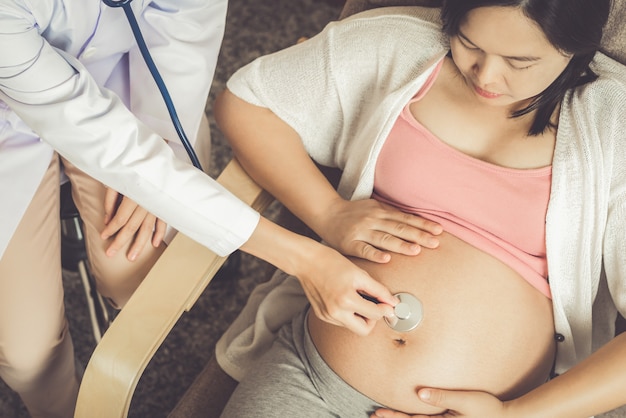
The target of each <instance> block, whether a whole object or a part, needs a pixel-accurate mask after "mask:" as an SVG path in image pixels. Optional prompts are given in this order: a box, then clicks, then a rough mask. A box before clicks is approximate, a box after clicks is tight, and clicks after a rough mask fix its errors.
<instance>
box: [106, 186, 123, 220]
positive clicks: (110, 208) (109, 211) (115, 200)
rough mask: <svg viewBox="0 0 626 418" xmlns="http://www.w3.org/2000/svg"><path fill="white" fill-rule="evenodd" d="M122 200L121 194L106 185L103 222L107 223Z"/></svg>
mask: <svg viewBox="0 0 626 418" xmlns="http://www.w3.org/2000/svg"><path fill="white" fill-rule="evenodd" d="M121 201H122V195H120V194H119V193H118V192H117V191H115V190H113V189H111V188H110V187H106V188H105V191H104V224H105V225H106V224H108V223H109V222H110V221H111V218H113V215H114V214H115V210H116V209H117V206H118V205H119V204H120V202H121Z"/></svg>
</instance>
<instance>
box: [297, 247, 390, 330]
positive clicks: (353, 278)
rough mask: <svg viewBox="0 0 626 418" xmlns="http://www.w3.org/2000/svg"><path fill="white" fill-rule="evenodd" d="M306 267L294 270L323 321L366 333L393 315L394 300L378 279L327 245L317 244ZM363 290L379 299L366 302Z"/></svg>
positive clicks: (312, 305) (313, 307)
mask: <svg viewBox="0 0 626 418" xmlns="http://www.w3.org/2000/svg"><path fill="white" fill-rule="evenodd" d="M318 245H319V248H317V252H318V254H316V255H315V256H314V257H311V260H313V263H311V264H310V265H309V266H308V267H307V269H306V270H301V271H300V272H296V274H295V276H296V277H297V278H298V279H299V280H300V283H301V284H302V287H303V289H304V292H305V294H306V296H307V298H308V300H309V302H310V303H311V308H312V309H313V312H314V313H315V315H316V316H317V317H318V318H320V319H321V320H323V321H326V322H329V323H331V324H335V325H339V326H343V327H346V328H348V329H349V330H351V331H352V332H354V333H356V334H357V335H367V334H369V333H370V332H371V330H372V329H373V328H374V326H375V325H376V322H377V321H379V320H380V319H382V318H383V317H385V316H389V317H391V316H393V312H394V311H393V307H394V306H395V305H396V304H397V303H398V300H397V298H396V297H395V296H393V295H392V294H391V292H390V291H389V290H388V289H387V288H386V287H385V286H383V285H382V284H381V283H379V282H378V281H376V280H374V279H373V278H372V277H371V276H370V275H369V274H367V273H366V272H365V271H364V270H362V269H360V268H359V267H357V266H356V265H355V264H354V263H352V262H351V261H350V260H349V259H347V258H346V257H344V256H342V255H341V254H339V253H338V252H337V251H335V250H333V249H332V248H330V247H326V246H324V245H321V244H318ZM362 294H365V295H368V296H370V297H373V298H374V299H377V300H378V301H379V303H378V304H377V303H374V302H370V301H368V300H366V299H364V298H363V297H362V296H361V295H362Z"/></svg>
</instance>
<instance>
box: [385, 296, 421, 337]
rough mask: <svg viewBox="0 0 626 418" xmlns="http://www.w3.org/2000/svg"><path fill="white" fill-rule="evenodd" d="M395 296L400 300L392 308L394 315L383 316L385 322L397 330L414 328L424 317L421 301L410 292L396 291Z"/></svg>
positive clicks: (402, 330) (403, 330)
mask: <svg viewBox="0 0 626 418" xmlns="http://www.w3.org/2000/svg"><path fill="white" fill-rule="evenodd" d="M395 296H396V297H397V298H398V299H399V300H400V302H399V303H398V304H397V305H396V306H394V308H393V310H394V314H395V316H394V317H393V318H387V317H385V322H386V323H387V325H389V327H391V328H392V329H393V330H395V331H399V332H407V331H411V330H413V329H415V328H416V327H417V326H418V325H419V324H420V322H422V318H423V317H424V308H423V306H422V302H421V301H420V300H419V299H418V298H416V297H415V296H413V295H412V294H410V293H397V294H396V295H395Z"/></svg>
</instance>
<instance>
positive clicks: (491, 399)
mask: <svg viewBox="0 0 626 418" xmlns="http://www.w3.org/2000/svg"><path fill="white" fill-rule="evenodd" d="M418 396H419V398H420V400H421V401H423V402H425V403H427V404H429V405H431V406H433V407H435V408H440V409H442V410H443V411H444V412H442V413H441V414H438V415H421V414H418V415H408V414H405V413H403V412H398V411H393V410H391V409H384V408H382V409H378V410H376V411H375V412H374V413H373V414H372V415H371V417H370V418H451V417H456V418H459V417H464V418H485V417H498V418H506V417H507V415H506V402H502V401H501V400H499V399H498V398H496V397H495V396H493V395H490V394H489V393H485V392H473V391H452V390H440V389H420V390H419V391H418Z"/></svg>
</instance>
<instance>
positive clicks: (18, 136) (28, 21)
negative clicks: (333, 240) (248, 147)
mask: <svg viewBox="0 0 626 418" xmlns="http://www.w3.org/2000/svg"><path fill="white" fill-rule="evenodd" d="M132 7H133V12H134V14H135V16H136V17H137V20H138V21H139V24H140V26H141V28H142V31H143V34H144V37H145V39H146V42H147V44H148V47H149V48H150V50H151V53H152V56H153V58H154V61H155V63H156V65H157V67H158V68H159V70H160V73H161V75H162V76H163V78H164V80H165V83H166V84H167V86H168V89H169V91H170V93H171V94H172V97H173V101H174V103H175V104H176V105H177V113H178V114H179V116H180V117H181V120H182V125H183V126H184V127H185V130H186V132H187V134H188V135H189V137H190V139H191V141H192V142H196V149H197V151H198V153H199V154H200V159H201V160H203V161H204V162H205V163H206V161H207V159H206V156H207V152H206V149H207V148H206V147H207V145H208V126H207V121H206V119H205V116H204V106H205V104H206V99H207V94H208V91H209V87H210V83H211V79H212V76H213V72H214V70H215V65H216V59H217V54H218V51H219V46H220V43H221V40H222V36H223V32H224V22H225V14H226V7H227V2H226V1H225V0H210V1H208V0H153V1H137V2H133V3H132ZM251 122H252V123H253V121H251ZM61 172H64V173H65V174H66V175H67V177H68V178H69V179H70V181H71V182H72V184H73V187H72V189H73V193H74V200H75V202H76V205H77V207H78V209H79V211H80V213H81V217H82V219H83V221H84V222H85V226H86V235H87V237H86V240H87V245H88V254H89V256H90V261H91V263H92V267H93V270H94V273H95V274H96V276H97V281H98V288H99V291H100V292H101V293H102V294H103V295H104V296H106V297H108V298H109V299H110V300H111V301H112V303H114V304H115V305H117V306H118V307H121V306H123V305H124V303H125V302H126V301H127V300H128V298H129V297H130V295H131V294H132V292H133V291H134V289H135V288H136V287H137V285H138V284H139V282H140V281H141V279H142V278H143V277H144V275H145V273H146V272H147V270H149V268H150V267H151V265H152V264H153V263H154V261H155V260H156V259H157V258H158V256H159V255H160V253H161V252H162V250H163V244H162V239H163V237H164V234H165V232H164V231H165V223H164V222H167V223H168V224H169V225H171V226H172V227H174V228H175V229H176V230H179V231H181V232H182V233H184V234H186V235H188V236H190V237H191V238H193V239H195V240H197V241H198V242H200V243H201V244H203V245H205V246H207V247H209V248H210V249H212V250H213V251H215V252H217V253H219V254H221V255H226V254H229V253H230V252H232V251H234V250H235V249H237V248H241V249H242V250H243V251H246V252H248V253H250V254H253V255H255V256H258V257H260V258H262V259H264V260H266V261H268V262H270V263H272V264H274V265H276V266H277V267H279V268H281V269H283V270H285V271H286V272H288V273H291V274H294V275H295V276H297V277H299V278H300V280H301V282H302V284H303V286H304V288H305V289H306V291H307V296H308V297H309V299H310V300H311V302H312V305H313V306H314V310H315V312H316V313H317V314H318V315H319V316H320V317H322V318H323V319H325V320H327V321H329V322H332V323H336V324H340V325H344V326H346V327H348V328H350V329H352V330H353V331H355V332H357V333H361V334H366V333H368V332H369V331H370V330H371V328H372V327H373V326H374V323H375V321H376V320H378V319H380V318H381V317H383V315H391V313H392V311H393V309H392V307H391V306H390V305H393V304H395V302H396V300H395V298H394V297H393V296H392V295H391V294H390V293H389V291H388V290H387V289H386V288H384V287H383V286H382V285H380V284H378V282H376V281H374V280H373V279H371V278H370V277H369V276H368V275H367V274H365V273H364V272H363V271H362V270H360V269H357V268H356V267H355V266H354V265H353V264H352V263H350V262H349V261H348V260H347V259H345V258H344V257H342V256H340V255H339V254H338V253H337V252H335V251H334V250H332V249H330V248H328V247H326V246H323V245H320V244H318V243H316V242H314V241H312V240H310V239H308V238H304V237H302V236H298V235H295V234H293V233H290V232H288V231H286V230H284V229H282V228H280V227H278V226H277V225H275V224H273V223H271V222H269V221H268V220H266V219H264V218H262V217H259V215H258V214H257V213H256V212H254V211H253V210H252V209H250V208H249V207H248V206H246V205H244V204H243V203H242V202H240V201H239V200H237V199H236V198H235V197H234V196H232V195H231V194H230V193H228V192H227V191H226V190H225V189H223V188H221V187H220V186H219V185H218V184H217V183H216V182H214V181H213V180H212V179H211V178H210V177H209V176H207V175H205V174H204V173H202V171H200V170H198V169H196V168H194V167H193V166H192V165H191V164H189V162H188V159H187V156H186V154H185V152H184V150H183V148H182V146H181V144H180V143H179V142H178V140H177V135H176V133H175V131H174V129H173V128H172V127H171V121H170V118H169V116H168V113H167V111H166V108H165V105H164V104H163V101H162V100H161V97H160V95H159V92H158V90H157V88H156V86H155V85H154V82H153V79H152V77H151V75H150V73H149V72H148V69H147V67H146V65H145V64H144V62H143V61H142V58H141V56H140V54H139V52H138V49H137V46H136V42H135V39H134V37H133V35H132V33H131V30H130V29H129V25H128V22H127V21H126V17H125V15H124V13H123V12H122V10H120V9H114V8H110V7H108V6H105V5H104V4H103V3H102V2H100V1H97V0H48V1H45V2H39V1H37V2H31V1H29V0H4V1H2V2H0V196H1V199H2V204H1V205H0V214H1V216H2V221H1V222H0V377H2V379H3V380H4V381H5V382H6V383H7V384H8V385H9V386H10V387H11V388H13V389H14V390H15V391H16V392H18V393H19V394H20V396H21V397H22V399H23V401H24V403H25V404H26V406H27V408H28V410H29V412H30V413H31V415H32V416H34V417H69V416H71V415H72V413H73V408H74V403H75V400H76V396H77V392H78V385H79V381H78V378H77V377H76V372H75V368H74V355H73V347H72V341H71V337H70V334H69V330H68V326H67V321H66V319H65V313H64V307H63V289H62V281H61V267H60V255H59V253H60V244H59V236H60V233H59V209H58V205H59V198H58V195H59V176H60V173H61ZM105 185H106V186H105ZM135 202H137V204H136V203H135ZM143 208H145V209H143ZM395 216H397V215H396V214H393V213H392V214H390V215H389V219H386V220H385V222H384V225H382V226H381V227H380V229H381V232H382V233H381V239H383V238H384V236H385V232H386V231H387V230H388V229H391V228H393V227H395V225H396V224H398V223H400V222H406V219H396V218H395ZM161 219H162V220H163V221H161ZM420 236H422V234H420V232H419V231H418V229H417V228H416V229H415V231H409V232H407V236H406V238H407V240H408V241H413V244H410V243H409V242H405V241H395V242H394V241H391V242H390V243H389V244H385V245H383V244H381V246H380V248H382V249H383V250H382V251H381V250H379V249H375V248H373V247H371V246H368V245H361V246H360V248H361V251H362V253H361V254H360V255H361V256H363V257H366V258H369V259H373V260H377V261H380V262H385V261H386V260H388V254H386V252H385V250H393V251H400V252H404V253H412V254H415V253H417V252H418V251H419V246H418V245H416V244H415V243H418V242H419V241H420V238H419V237H420ZM358 292H360V293H367V294H369V295H370V296H373V297H375V298H376V299H378V300H379V301H380V302H383V303H380V304H378V305H377V304H374V303H371V302H368V301H366V300H365V299H363V298H361V297H360V296H359V293H358ZM355 314H358V315H355Z"/></svg>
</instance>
